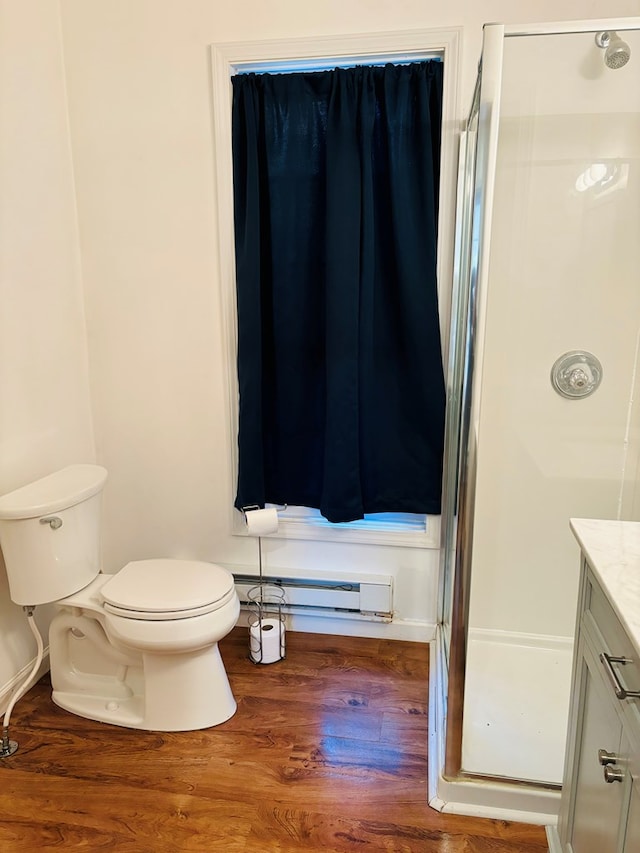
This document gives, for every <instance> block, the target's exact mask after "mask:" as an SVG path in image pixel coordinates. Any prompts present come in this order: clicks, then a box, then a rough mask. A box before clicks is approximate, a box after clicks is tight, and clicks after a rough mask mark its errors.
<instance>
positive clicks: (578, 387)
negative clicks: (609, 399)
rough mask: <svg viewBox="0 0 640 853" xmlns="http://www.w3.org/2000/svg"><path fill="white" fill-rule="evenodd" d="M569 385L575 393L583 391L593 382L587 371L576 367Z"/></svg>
mask: <svg viewBox="0 0 640 853" xmlns="http://www.w3.org/2000/svg"><path fill="white" fill-rule="evenodd" d="M568 379H569V385H570V386H571V387H572V388H573V390H574V391H582V389H583V388H584V387H585V386H586V385H588V384H589V382H590V381H591V377H590V376H589V374H588V373H587V371H586V370H583V369H582V368H581V367H576V368H575V369H574V370H572V371H571V373H570V374H569V377H568Z"/></svg>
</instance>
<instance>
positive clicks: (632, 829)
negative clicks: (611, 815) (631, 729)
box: [623, 753, 640, 853]
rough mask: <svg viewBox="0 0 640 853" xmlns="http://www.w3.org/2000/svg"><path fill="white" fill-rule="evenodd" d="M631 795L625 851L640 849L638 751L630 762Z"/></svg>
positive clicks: (629, 852)
mask: <svg viewBox="0 0 640 853" xmlns="http://www.w3.org/2000/svg"><path fill="white" fill-rule="evenodd" d="M630 771H631V780H632V781H631V797H630V800H629V813H628V816H627V832H626V835H625V841H624V848H623V850H624V853H637V851H640V757H638V754H637V753H636V755H635V758H633V759H632V761H631V764H630Z"/></svg>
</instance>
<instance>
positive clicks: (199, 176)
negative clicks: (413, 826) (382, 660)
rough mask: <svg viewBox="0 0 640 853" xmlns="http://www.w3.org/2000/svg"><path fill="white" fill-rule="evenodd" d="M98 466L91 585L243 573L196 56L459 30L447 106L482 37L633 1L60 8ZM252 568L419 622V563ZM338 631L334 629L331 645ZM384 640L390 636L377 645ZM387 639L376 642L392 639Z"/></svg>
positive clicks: (317, 550) (249, 548) (206, 91)
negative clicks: (375, 603) (389, 33)
mask: <svg viewBox="0 0 640 853" xmlns="http://www.w3.org/2000/svg"><path fill="white" fill-rule="evenodd" d="M60 6H61V9H62V24H63V38H64V54H65V63H66V74H67V83H68V90H69V105H70V118H71V134H72V143H73V162H74V168H75V173H76V181H77V200H78V210H79V221H80V238H81V247H82V258H83V273H84V283H85V292H86V302H87V321H88V330H89V341H90V363H91V382H92V397H93V403H94V418H95V423H96V440H97V451H98V458H99V460H100V461H101V462H102V463H103V464H104V465H105V466H106V467H107V468H108V469H109V472H110V480H109V486H108V491H107V495H106V524H105V568H106V569H107V570H111V571H113V570H116V569H117V568H118V567H119V566H121V565H122V564H123V563H124V562H126V561H127V560H129V559H132V558H136V557H142V556H150V555H153V554H165V555H168V556H184V557H189V556H192V557H199V558H203V559H211V560H216V561H219V562H224V563H229V564H253V565H255V562H256V560H255V543H254V542H251V541H246V540H242V539H240V538H238V537H233V536H231V535H230V513H229V507H230V506H231V503H232V498H233V489H234V484H233V483H232V476H231V470H230V456H231V453H230V449H231V447H232V442H233V441H235V438H234V437H232V436H231V435H230V434H229V426H228V425H229V416H228V409H227V407H228V398H227V391H226V387H225V371H226V364H225V361H224V360H225V352H224V349H223V345H222V333H221V329H222V325H221V314H220V282H219V281H218V257H217V245H216V218H215V210H216V205H215V186H214V167H213V150H212V147H213V146H212V128H211V122H212V104H211V92H210V75H209V66H208V47H209V45H210V44H212V43H214V42H224V41H245V40H250V39H268V38H277V39H282V38H288V37H299V36H316V35H331V34H344V33H359V32H363V31H365V32H366V31H385V30H403V29H412V28H424V27H442V26H458V25H463V26H464V28H465V29H464V61H463V79H462V80H461V81H460V89H461V94H462V101H463V102H464V103H465V104H466V103H467V102H468V100H469V95H470V92H471V89H472V86H473V79H474V76H475V67H476V64H477V59H478V55H479V50H480V43H481V28H482V23H483V22H484V21H485V20H496V19H501V20H506V21H507V20H511V21H513V20H521V21H527V20H540V19H554V18H555V19H558V18H580V17H585V16H586V17H592V16H598V15H600V16H602V15H605V14H619V15H628V14H633V13H638V12H639V11H640V4H639V3H638V2H637V0H634V1H633V2H631V0H626V2H625V0H617V2H611V0H597V2H596V0H592V2H577V0H562V2H561V0H544V2H536V3H531V2H526V3H524V2H520V3H514V2H512V0H500V1H499V2H486V3H482V4H479V3H477V2H475V0H452V2H449V3H447V4H446V6H445V5H444V4H442V5H440V4H439V5H438V6H437V7H435V8H434V7H430V4H428V3H425V2H424V0H404V2H402V3H393V4H390V3H388V2H386V0H375V2H372V0H367V2H362V0H340V2H337V0H331V2H324V3H317V4H308V3H299V2H297V0H279V2H272V3H261V2H255V0H247V2H242V3H235V4H234V3H225V4H222V3H218V2H214V0H111V2H108V3H107V2H104V0H60ZM265 551H266V554H265V566H266V569H267V570H268V569H269V568H270V567H276V568H284V567H287V566H292V565H295V566H296V567H298V568H302V567H308V568H314V569H322V568H323V566H327V565H331V566H333V567H335V566H336V564H340V565H346V566H349V567H350V568H351V569H355V570H357V569H358V568H362V569H364V568H372V567H375V568H376V569H378V570H384V571H387V572H389V573H391V574H393V575H394V576H395V578H396V590H397V593H398V613H397V618H398V622H397V624H400V623H403V622H404V623H406V624H407V625H409V626H410V625H413V624H417V625H423V626H424V625H428V624H429V623H433V621H434V620H435V618H436V601H435V590H436V580H437V579H436V572H437V554H436V552H428V553H425V552H421V551H419V550H412V549H406V548H403V549H393V548H373V547H356V546H337V545H311V544H309V543H304V544H302V543H291V544H286V543H282V542H278V543H267V544H266V549H265ZM341 630H343V628H341ZM387 630H389V629H387ZM391 630H393V629H391Z"/></svg>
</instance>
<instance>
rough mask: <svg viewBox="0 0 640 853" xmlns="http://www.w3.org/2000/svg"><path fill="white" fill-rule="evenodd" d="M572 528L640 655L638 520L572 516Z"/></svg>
mask: <svg viewBox="0 0 640 853" xmlns="http://www.w3.org/2000/svg"><path fill="white" fill-rule="evenodd" d="M571 529H572V530H573V532H574V535H575V537H576V539H577V540H578V542H579V543H580V547H581V548H582V551H583V552H584V554H585V556H586V558H587V560H588V562H589V565H590V566H591V568H592V569H593V571H594V573H595V575H596V577H597V578H598V580H599V582H600V585H601V586H602V589H603V590H604V592H605V594H606V596H607V598H608V599H609V603H610V604H611V606H612V607H613V609H614V610H615V612H616V614H617V615H618V618H619V619H620V621H621V622H622V624H623V626H624V628H625V629H626V631H627V633H628V634H629V638H630V639H631V641H632V643H633V645H634V647H635V649H636V651H637V652H638V654H639V655H640V522H639V521H601V520H597V519H590V518H572V519H571Z"/></svg>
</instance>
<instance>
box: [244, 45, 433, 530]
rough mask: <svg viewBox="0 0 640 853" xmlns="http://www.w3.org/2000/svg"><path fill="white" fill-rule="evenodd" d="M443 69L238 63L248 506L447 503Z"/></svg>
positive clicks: (337, 509) (359, 509)
mask: <svg viewBox="0 0 640 853" xmlns="http://www.w3.org/2000/svg"><path fill="white" fill-rule="evenodd" d="M442 71H443V69H442V63H440V62H437V61H429V62H420V63H413V64H409V65H402V66H394V65H387V66H385V67H357V68H350V69H337V70H335V71H321V72H313V73H296V74H245V75H239V76H236V77H234V78H233V157H234V161H233V167H234V200H235V235H236V265H237V294H238V379H239V388H240V421H239V436H238V441H239V475H238V491H237V498H236V504H235V505H236V507H238V508H241V507H243V506H249V505H253V504H258V505H260V506H262V505H264V503H265V502H272V503H279V504H281V503H288V504H293V505H301V506H308V507H316V508H318V509H320V511H321V513H322V514H323V515H324V516H325V517H326V518H327V519H328V520H329V521H332V522H342V521H352V520H355V519H358V518H362V516H363V514H364V513H373V512H415V513H439V512H440V492H441V479H442V452H443V432H444V398H445V394H444V382H443V375H442V360H441V352H440V333H439V326H438V304H437V293H436V231H437V210H438V183H439V163H440V124H441V105H442Z"/></svg>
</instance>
